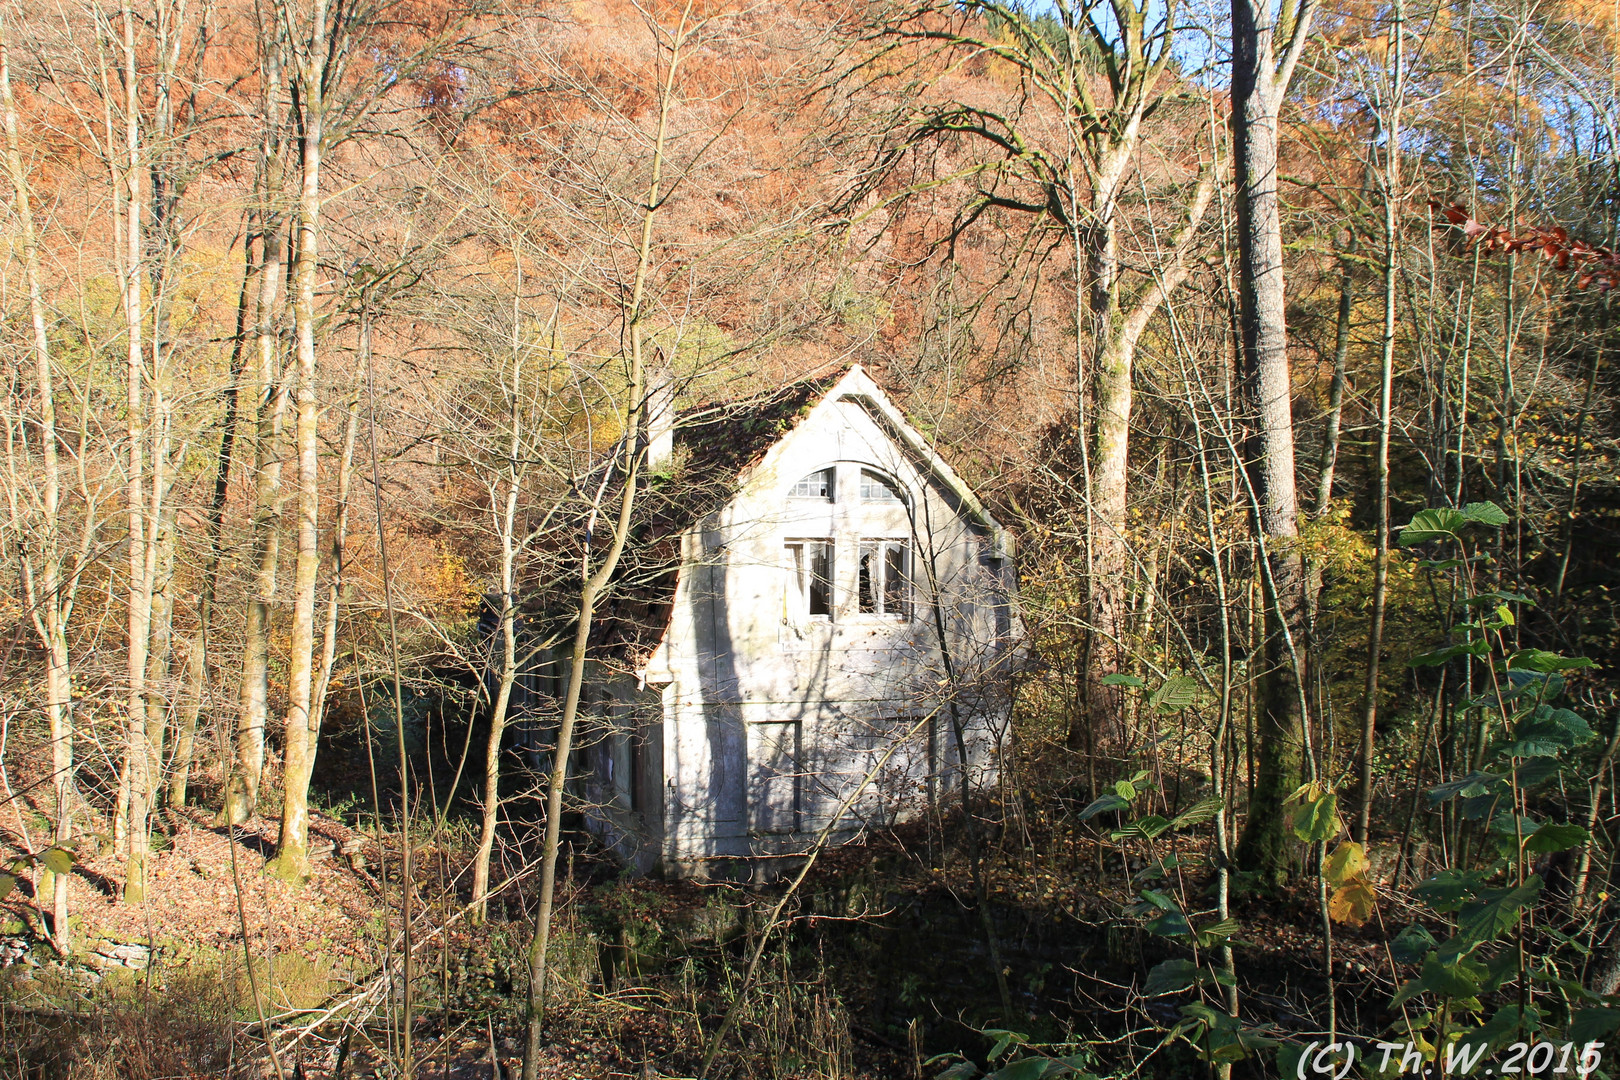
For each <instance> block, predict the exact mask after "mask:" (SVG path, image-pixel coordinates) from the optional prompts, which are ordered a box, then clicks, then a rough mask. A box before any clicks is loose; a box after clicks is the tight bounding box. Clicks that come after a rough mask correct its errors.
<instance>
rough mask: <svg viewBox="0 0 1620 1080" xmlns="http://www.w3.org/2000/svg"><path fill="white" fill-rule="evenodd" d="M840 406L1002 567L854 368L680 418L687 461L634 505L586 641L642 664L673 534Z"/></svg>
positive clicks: (654, 637)
mask: <svg viewBox="0 0 1620 1080" xmlns="http://www.w3.org/2000/svg"><path fill="white" fill-rule="evenodd" d="M841 400H853V401H855V402H857V403H858V404H859V405H860V406H861V407H862V408H864V409H865V410H866V411H867V413H868V414H869V415H870V416H871V417H872V419H873V420H874V421H875V422H876V423H877V424H878V426H879V427H880V428H881V429H883V430H884V432H885V433H886V434H888V435H889V437H890V438H892V439H894V440H895V442H896V444H897V445H899V446H900V447H901V448H902V450H904V451H905V452H906V454H907V455H908V456H910V457H911V458H912V459H913V460H914V461H915V462H916V463H917V465H918V466H919V467H921V468H922V469H923V470H924V471H925V472H927V473H929V474H931V475H932V476H933V477H934V478H935V479H936V480H937V481H938V482H939V483H940V484H941V486H943V487H944V488H946V489H947V490H948V491H950V492H951V493H952V495H954V496H955V498H956V499H957V501H958V504H959V505H960V507H961V510H962V512H963V513H964V514H966V515H967V516H968V517H970V518H971V519H973V520H974V521H975V522H977V523H978V524H979V525H980V526H981V527H983V528H984V529H985V530H986V531H987V532H988V533H989V534H990V539H991V543H992V544H993V545H994V547H995V549H996V552H997V554H998V555H1000V556H1001V557H1003V558H1011V557H1012V554H1013V547H1012V538H1011V536H1010V535H1009V534H1008V532H1007V530H1006V529H1004V528H1002V526H1001V525H1000V523H999V522H997V521H996V520H995V518H993V517H992V516H991V515H990V512H989V511H988V510H987V509H986V508H985V506H984V504H983V503H982V502H981V501H980V500H979V498H978V496H977V495H975V494H974V493H973V490H972V489H971V488H970V487H968V485H967V483H966V482H965V481H963V480H962V478H961V477H960V476H958V475H957V474H956V471H955V470H954V469H952V468H951V467H950V465H949V464H947V463H946V461H945V460H944V458H942V457H940V455H939V453H938V452H937V451H935V450H934V448H933V447H932V446H931V445H930V444H929V442H928V440H927V439H926V438H925V437H924V436H923V435H922V433H921V432H919V431H917V429H916V428H914V427H912V426H911V424H909V423H908V422H907V421H906V419H905V417H904V416H903V415H902V414H901V412H900V410H899V409H897V408H896V407H895V405H894V403H893V402H892V401H890V400H889V397H888V395H887V394H886V393H884V391H883V389H882V387H880V386H878V384H877V383H876V382H875V381H873V379H872V377H871V376H870V375H868V374H867V373H866V371H865V369H864V368H862V367H861V366H860V365H859V364H854V365H852V366H851V367H850V368H849V369H848V370H847V371H842V372H836V373H834V374H831V375H822V376H816V377H813V378H809V379H803V380H800V381H798V382H794V383H789V384H788V385H786V386H784V387H782V388H781V389H779V390H776V391H774V392H772V393H769V394H765V395H763V396H760V397H757V398H751V399H748V400H746V401H740V402H720V403H714V404H708V405H702V406H699V407H696V408H693V409H687V410H684V411H682V412H681V413H680V414H678V416H677V417H676V429H675V446H676V447H677V448H678V449H684V450H685V451H686V453H685V455H684V461H681V460H680V458H681V457H682V455H681V454H679V453H677V455H676V457H677V465H676V468H675V470H674V472H673V473H672V474H670V475H667V476H664V477H661V478H659V479H655V480H654V481H653V483H652V484H651V485H650V487H649V489H648V491H647V494H646V496H645V497H644V498H643V499H641V500H640V502H641V508H640V511H639V512H638V514H637V518H638V523H637V527H636V529H635V536H634V539H633V540H632V542H631V544H630V545H629V546H628V547H627V548H626V550H625V552H624V557H623V560H622V561H621V563H620V569H619V573H618V574H617V575H615V576H616V578H617V579H618V583H619V588H618V589H616V590H615V595H614V596H613V597H612V598H611V599H610V600H609V601H608V604H607V606H606V608H605V610H603V612H602V619H601V620H600V621H599V623H598V626H597V629H596V631H595V632H594V633H593V635H592V636H593V638H594V639H595V640H596V642H597V643H598V644H609V643H610V642H616V643H617V644H618V645H619V646H620V647H623V648H625V649H627V650H628V651H629V652H630V653H632V654H637V653H639V654H640V655H643V656H645V655H646V653H647V651H648V650H650V649H651V648H652V647H653V646H655V645H656V644H657V643H658V641H659V640H660V639H661V638H662V637H663V633H664V628H665V626H666V625H667V624H668V620H669V612H670V606H671V604H672V603H673V600H674V595H675V584H676V579H677V576H678V573H679V569H680V558H681V539H680V538H681V534H682V533H684V532H685V531H686V530H687V529H688V528H690V527H691V526H692V525H695V524H696V523H698V522H699V521H702V520H703V519H704V518H705V517H707V516H708V515H709V514H711V513H713V512H714V511H716V510H719V509H721V508H722V507H724V506H726V505H727V504H729V503H730V502H731V500H732V499H733V498H734V497H735V496H736V495H737V492H738V491H739V490H740V489H741V487H742V485H743V484H744V483H745V482H746V481H747V480H748V478H749V476H750V475H751V474H752V473H753V472H754V470H756V469H758V468H759V467H760V466H761V465H763V464H764V463H765V462H766V461H767V460H768V459H769V458H770V457H771V455H772V452H773V451H777V450H779V448H780V447H782V446H783V444H784V440H785V439H786V438H787V436H788V435H790V434H791V433H792V432H793V431H794V430H795V429H796V428H797V427H799V425H801V424H802V423H804V422H805V420H807V419H808V418H809V417H810V416H812V415H813V414H814V413H815V412H816V410H818V409H822V408H830V407H833V406H834V405H835V403H837V402H838V401H841Z"/></svg>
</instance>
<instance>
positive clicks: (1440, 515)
mask: <svg viewBox="0 0 1620 1080" xmlns="http://www.w3.org/2000/svg"><path fill="white" fill-rule="evenodd" d="M1467 524H1468V518H1466V517H1464V516H1463V514H1462V513H1461V512H1460V511H1457V510H1453V509H1451V508H1450V507H1446V506H1442V507H1436V508H1433V509H1429V510H1419V511H1418V512H1417V513H1416V514H1415V515H1413V517H1412V520H1411V521H1409V522H1407V524H1406V527H1405V528H1404V529H1402V530H1401V546H1402V547H1411V546H1412V545H1413V544H1425V543H1428V542H1429V541H1431V540H1455V539H1456V538H1457V534H1458V533H1460V532H1461V531H1462V530H1463V527H1464V526H1466V525H1467Z"/></svg>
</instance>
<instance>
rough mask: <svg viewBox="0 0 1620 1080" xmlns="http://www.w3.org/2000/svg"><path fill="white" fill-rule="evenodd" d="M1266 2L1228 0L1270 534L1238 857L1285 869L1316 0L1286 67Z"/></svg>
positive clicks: (1247, 311) (1249, 464)
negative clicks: (1287, 106)
mask: <svg viewBox="0 0 1620 1080" xmlns="http://www.w3.org/2000/svg"><path fill="white" fill-rule="evenodd" d="M1271 19H1272V15H1271V12H1270V9H1269V7H1267V6H1265V5H1262V4H1258V3H1257V2H1256V0H1232V49H1233V57H1232V149H1233V153H1232V160H1233V165H1234V168H1235V170H1236V187H1237V230H1238V298H1239V313H1240V314H1239V344H1240V349H1241V356H1242V369H1243V370H1242V372H1241V374H1242V379H1243V388H1244V393H1245V396H1246V397H1247V399H1248V400H1247V403H1246V404H1247V407H1248V409H1249V411H1250V413H1251V422H1252V423H1253V424H1254V425H1255V427H1254V434H1253V435H1251V437H1250V440H1249V445H1248V446H1247V447H1246V452H1245V455H1244V456H1245V458H1246V459H1247V460H1246V462H1245V466H1246V469H1247V471H1248V474H1249V482H1250V484H1251V486H1252V489H1253V497H1254V503H1255V506H1254V509H1255V517H1256V519H1257V520H1256V525H1257V528H1258V532H1259V533H1260V535H1261V537H1262V538H1263V540H1264V543H1265V558H1264V560H1263V565H1262V571H1263V573H1262V584H1263V588H1264V593H1265V625H1264V630H1263V645H1262V674H1261V675H1260V678H1259V679H1258V683H1257V686H1256V697H1257V700H1256V713H1257V715H1256V717H1255V728H1256V732H1255V735H1256V741H1257V746H1256V748H1255V749H1256V753H1255V758H1256V774H1255V787H1254V792H1253V795H1252V798H1251V802H1250V806H1249V817H1248V821H1247V823H1246V826H1245V828H1244V832H1243V837H1242V839H1241V841H1240V842H1239V845H1238V852H1237V857H1238V861H1239V862H1240V863H1241V864H1243V865H1245V866H1247V867H1248V868H1249V869H1251V870H1254V871H1256V872H1258V873H1260V874H1261V876H1262V877H1263V878H1265V879H1268V880H1271V881H1280V880H1282V879H1286V878H1287V877H1288V876H1289V874H1290V873H1291V871H1292V868H1293V863H1294V844H1293V839H1292V836H1291V834H1290V831H1289V827H1288V819H1287V815H1286V814H1285V813H1284V811H1283V803H1284V801H1285V800H1286V799H1287V798H1288V797H1289V795H1290V794H1292V792H1293V791H1294V789H1295V788H1296V787H1297V786H1298V784H1299V780H1300V776H1301V763H1302V761H1303V752H1304V733H1305V720H1306V717H1305V709H1304V694H1303V691H1304V686H1305V681H1304V679H1305V671H1304V666H1305V665H1304V655H1303V651H1302V650H1303V648H1304V643H1305V635H1304V630H1305V610H1306V607H1305V582H1306V575H1305V568H1304V565H1303V563H1302V561H1301V557H1300V552H1299V550H1298V545H1297V538H1298V535H1299V509H1298V499H1297V497H1296V492H1295V478H1294V428H1293V392H1292V387H1291V383H1290V379H1289V370H1288V341H1287V327H1286V323H1285V318H1284V313H1285V309H1284V297H1283V249H1282V220H1281V214H1280V207H1279V202H1278V197H1277V127H1278V124H1277V117H1278V113H1279V111H1280V108H1281V105H1282V96H1283V92H1284V90H1285V89H1286V87H1287V83H1288V75H1289V74H1290V73H1291V72H1292V68H1293V64H1294V63H1295V62H1297V59H1298V50H1299V49H1300V48H1301V47H1303V40H1304V35H1305V34H1307V33H1308V32H1309V24H1310V9H1309V5H1308V4H1306V5H1302V6H1301V9H1300V11H1299V13H1298V15H1297V17H1295V18H1294V19H1293V22H1294V28H1293V34H1294V40H1293V41H1292V42H1291V44H1290V47H1289V50H1288V54H1287V56H1286V57H1285V58H1284V60H1283V63H1282V67H1281V70H1279V69H1278V67H1277V66H1276V61H1275V60H1274V59H1273V54H1272V35H1273V24H1272V21H1271Z"/></svg>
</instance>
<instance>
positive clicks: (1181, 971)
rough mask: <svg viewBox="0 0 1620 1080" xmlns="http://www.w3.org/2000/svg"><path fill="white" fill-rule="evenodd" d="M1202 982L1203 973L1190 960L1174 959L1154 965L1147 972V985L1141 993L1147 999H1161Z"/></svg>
mask: <svg viewBox="0 0 1620 1080" xmlns="http://www.w3.org/2000/svg"><path fill="white" fill-rule="evenodd" d="M1202 981H1203V972H1201V971H1200V970H1199V968H1198V965H1197V964H1195V963H1193V962H1192V961H1191V960H1187V959H1183V958H1180V957H1178V958H1176V959H1174V960H1166V961H1164V962H1163V963H1162V964H1155V965H1154V967H1153V970H1152V971H1149V972H1148V977H1147V985H1146V986H1144V987H1143V988H1142V993H1144V994H1146V995H1147V996H1148V997H1162V996H1163V995H1165V994H1178V993H1180V992H1181V991H1183V990H1188V989H1191V988H1192V987H1194V986H1197V985H1198V984H1199V983H1200V982H1202Z"/></svg>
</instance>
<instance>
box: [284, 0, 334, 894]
mask: <svg viewBox="0 0 1620 1080" xmlns="http://www.w3.org/2000/svg"><path fill="white" fill-rule="evenodd" d="M312 21H313V26H312V33H311V36H310V41H309V47H308V51H307V53H305V55H304V56H303V57H302V59H301V62H300V64H299V69H298V72H299V73H298V88H299V91H300V94H301V102H300V112H301V113H302V116H301V120H302V125H301V127H302V130H301V132H300V140H299V142H300V150H301V161H300V164H301V180H302V183H301V185H300V188H299V195H298V260H297V262H296V263H295V264H294V282H293V288H294V289H296V295H295V297H294V300H293V324H294V329H295V333H296V335H297V342H298V390H297V400H298V421H297V430H296V436H295V439H296V445H297V454H298V558H297V562H296V564H295V569H294V572H293V620H292V649H291V655H290V657H289V664H288V672H287V684H288V685H287V694H288V697H289V699H290V700H289V702H288V705H287V722H286V735H285V740H286V742H285V756H284V759H283V760H284V764H283V780H282V784H283V797H282V806H281V836H280V839H279V840H278V841H277V844H276V857H275V860H274V861H273V862H272V863H271V870H272V871H273V872H274V873H276V874H277V875H278V876H280V877H282V878H284V879H286V880H289V881H302V880H304V879H305V878H307V877H308V876H309V778H310V773H311V770H312V768H313V766H314V757H315V747H314V745H313V743H312V742H311V739H310V692H311V688H312V686H313V676H314V659H315V656H314V653H315V585H316V577H317V575H318V573H319V571H320V562H321V556H320V550H319V548H318V547H317V545H318V543H319V539H320V538H319V533H318V531H317V528H316V520H317V516H318V514H319V511H320V489H319V487H318V483H319V472H318V469H319V465H320V458H319V452H320V448H319V445H318V443H317V440H316V436H317V431H316V426H317V423H318V420H319V416H318V413H317V411H316V407H315V271H316V257H317V255H318V253H319V233H320V219H321V149H322V147H321V141H322V139H323V138H324V131H323V127H324V120H325V99H324V97H323V94H324V90H325V69H326V59H327V56H326V4H325V2H324V0H316V2H315V5H314V11H313V12H312Z"/></svg>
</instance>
